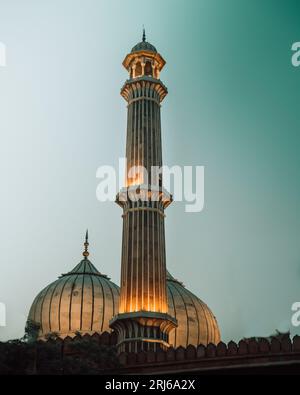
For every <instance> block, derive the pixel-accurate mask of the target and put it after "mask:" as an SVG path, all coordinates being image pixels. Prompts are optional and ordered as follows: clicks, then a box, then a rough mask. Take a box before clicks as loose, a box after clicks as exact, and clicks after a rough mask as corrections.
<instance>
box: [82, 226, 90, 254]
mask: <svg viewBox="0 0 300 395" xmlns="http://www.w3.org/2000/svg"><path fill="white" fill-rule="evenodd" d="M88 247H89V231H88V229H87V231H86V234H85V243H84V251H83V253H82V255H83V256H84V259H87V258H88V256H89V255H90V253H89V252H88Z"/></svg>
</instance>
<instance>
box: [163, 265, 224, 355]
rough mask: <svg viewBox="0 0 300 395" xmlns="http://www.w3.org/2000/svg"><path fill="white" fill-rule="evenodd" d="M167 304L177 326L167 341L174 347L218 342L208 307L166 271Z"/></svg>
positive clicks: (213, 320) (217, 332)
mask: <svg viewBox="0 0 300 395" xmlns="http://www.w3.org/2000/svg"><path fill="white" fill-rule="evenodd" d="M167 291H168V305H169V311H168V314H170V315H171V316H172V317H175V318H176V319H177V321H178V327H177V328H176V329H175V330H173V331H172V332H171V333H170V338H169V342H170V344H172V345H173V346H174V347H175V348H176V347H179V346H183V347H187V346H188V345H189V344H192V345H194V346H197V345H199V344H203V345H207V344H209V343H213V344H218V343H219V342H220V331H219V327H218V323H217V320H216V318H215V316H214V315H213V313H212V312H211V310H210V309H209V307H208V306H207V305H206V304H205V303H204V302H202V301H201V300H200V299H199V298H198V297H197V296H195V295H194V294H192V292H190V291H188V290H187V289H186V288H185V287H184V285H183V284H182V283H181V282H179V281H178V280H176V279H175V278H174V277H173V276H171V274H170V273H169V272H167Z"/></svg>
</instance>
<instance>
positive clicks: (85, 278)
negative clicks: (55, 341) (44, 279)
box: [28, 31, 221, 352]
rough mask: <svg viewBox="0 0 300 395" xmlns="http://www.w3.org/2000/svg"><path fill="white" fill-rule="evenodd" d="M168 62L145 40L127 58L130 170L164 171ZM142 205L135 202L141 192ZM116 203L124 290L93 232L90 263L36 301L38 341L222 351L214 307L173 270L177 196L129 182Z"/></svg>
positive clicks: (151, 183)
mask: <svg viewBox="0 0 300 395" xmlns="http://www.w3.org/2000/svg"><path fill="white" fill-rule="evenodd" d="M165 64H166V62H165V60H164V59H163V57H162V56H161V55H160V54H159V52H158V51H157V49H156V48H155V47H154V46H153V45H152V44H150V43H149V42H147V41H146V36H145V31H144V32H143V38H142V41H141V42H140V43H138V44H137V45H135V46H134V47H133V48H132V50H131V52H130V53H129V54H128V55H127V56H126V57H125V59H124V61H123V66H124V67H125V68H126V70H127V71H128V73H129V77H128V80H127V81H126V82H125V84H124V85H123V87H122V89H121V95H122V96H123V98H124V99H125V101H126V102H127V107H128V120H127V141H126V158H127V164H128V169H130V168H132V167H133V166H143V167H144V168H146V169H147V170H148V174H151V166H162V146H161V118H160V117H161V103H162V101H163V100H164V98H165V97H166V95H167V93H168V91H167V88H166V87H165V85H164V84H163V83H162V81H161V79H160V73H161V71H162V69H163V68H164V66H165ZM137 190H138V193H139V194H140V196H143V199H139V200H132V199H131V198H130V196H131V195H130V192H132V191H137ZM116 203H117V204H118V205H119V206H120V207H121V208H122V210H123V216H122V217H123V240H122V253H121V256H122V259H121V282H120V284H121V285H120V287H118V286H117V285H116V284H114V283H113V282H112V281H111V280H110V278H109V277H108V276H107V275H105V274H103V273H101V272H100V271H98V269H97V268H96V267H95V266H94V264H93V263H92V262H91V261H90V259H89V252H88V246H89V242H88V232H87V234H86V238H85V243H84V252H83V259H82V260H81V261H80V262H79V263H78V264H77V265H76V266H75V267H74V268H73V269H72V270H70V271H69V272H68V273H65V274H62V275H61V276H60V277H59V278H58V279H57V280H56V281H54V282H52V283H51V284H50V285H48V286H47V287H46V288H44V289H43V290H42V291H41V292H40V293H39V294H38V295H37V296H36V298H35V299H34V301H33V303H32V306H31V308H30V312H29V316H28V323H31V324H34V325H35V326H36V327H37V328H38V335H37V336H38V339H40V340H41V339H43V340H45V339H47V338H49V336H51V335H55V336H57V337H58V338H61V339H64V338H66V337H75V336H76V335H77V334H81V335H85V334H88V335H94V334H95V333H96V334H99V335H101V334H102V333H104V332H112V331H113V332H115V333H116V334H117V339H118V340H117V346H118V349H119V351H120V352H122V351H127V352H139V351H141V350H142V351H148V350H153V351H157V350H158V349H162V350H167V349H168V348H170V347H171V348H177V347H179V346H182V347H187V346H188V345H194V346H198V345H200V344H202V345H204V346H206V345H208V344H215V345H217V344H218V343H219V342H220V341H221V337H220V331H219V327H218V323H217V320H216V318H215V316H214V314H213V313H212V311H211V310H210V309H209V307H208V306H207V305H206V304H205V303H204V302H203V301H202V300H201V299H200V298H199V297H198V296H196V295H194V294H193V293H192V292H190V291H189V290H188V289H187V288H186V287H185V286H184V284H183V283H182V282H181V281H180V280H177V279H175V278H174V277H173V276H172V275H171V274H170V273H169V272H168V271H167V268H166V255H165V223H164V221H165V210H166V208H167V207H168V206H169V205H170V204H171V203H172V196H171V195H170V194H169V192H168V191H166V190H165V189H164V187H163V180H162V177H161V178H160V179H159V182H158V183H156V182H155V180H151V176H149V178H148V180H147V183H145V182H144V180H142V179H140V178H139V179H132V178H129V177H127V179H126V185H125V186H124V188H122V190H121V191H120V192H119V194H118V195H117V198H116Z"/></svg>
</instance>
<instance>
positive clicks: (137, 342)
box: [110, 311, 177, 353]
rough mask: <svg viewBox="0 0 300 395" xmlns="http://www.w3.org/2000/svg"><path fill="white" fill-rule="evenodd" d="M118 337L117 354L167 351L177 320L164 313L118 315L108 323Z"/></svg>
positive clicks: (142, 312) (141, 312) (144, 312)
mask: <svg viewBox="0 0 300 395" xmlns="http://www.w3.org/2000/svg"><path fill="white" fill-rule="evenodd" d="M110 327H111V328H112V329H114V330H115V332H116V333H117V336H118V343H117V348H118V352H119V353H121V352H135V353H136V352H139V351H158V350H159V349H161V350H167V349H168V348H169V347H171V345H170V344H169V333H170V331H171V330H172V329H174V328H176V327H177V320H176V319H175V318H172V317H171V316H170V315H168V314H166V313H156V312H148V311H139V312H134V313H123V314H118V315H117V316H115V317H114V318H113V319H112V320H111V321H110Z"/></svg>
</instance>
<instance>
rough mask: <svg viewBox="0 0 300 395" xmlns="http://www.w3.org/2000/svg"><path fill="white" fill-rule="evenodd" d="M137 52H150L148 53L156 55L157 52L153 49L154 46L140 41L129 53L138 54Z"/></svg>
mask: <svg viewBox="0 0 300 395" xmlns="http://www.w3.org/2000/svg"><path fill="white" fill-rule="evenodd" d="M138 51H150V52H155V53H157V50H156V48H155V47H154V45H152V44H150V43H148V42H147V41H141V42H140V43H138V44H136V45H135V46H134V47H133V48H132V50H131V53H134V52H138Z"/></svg>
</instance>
